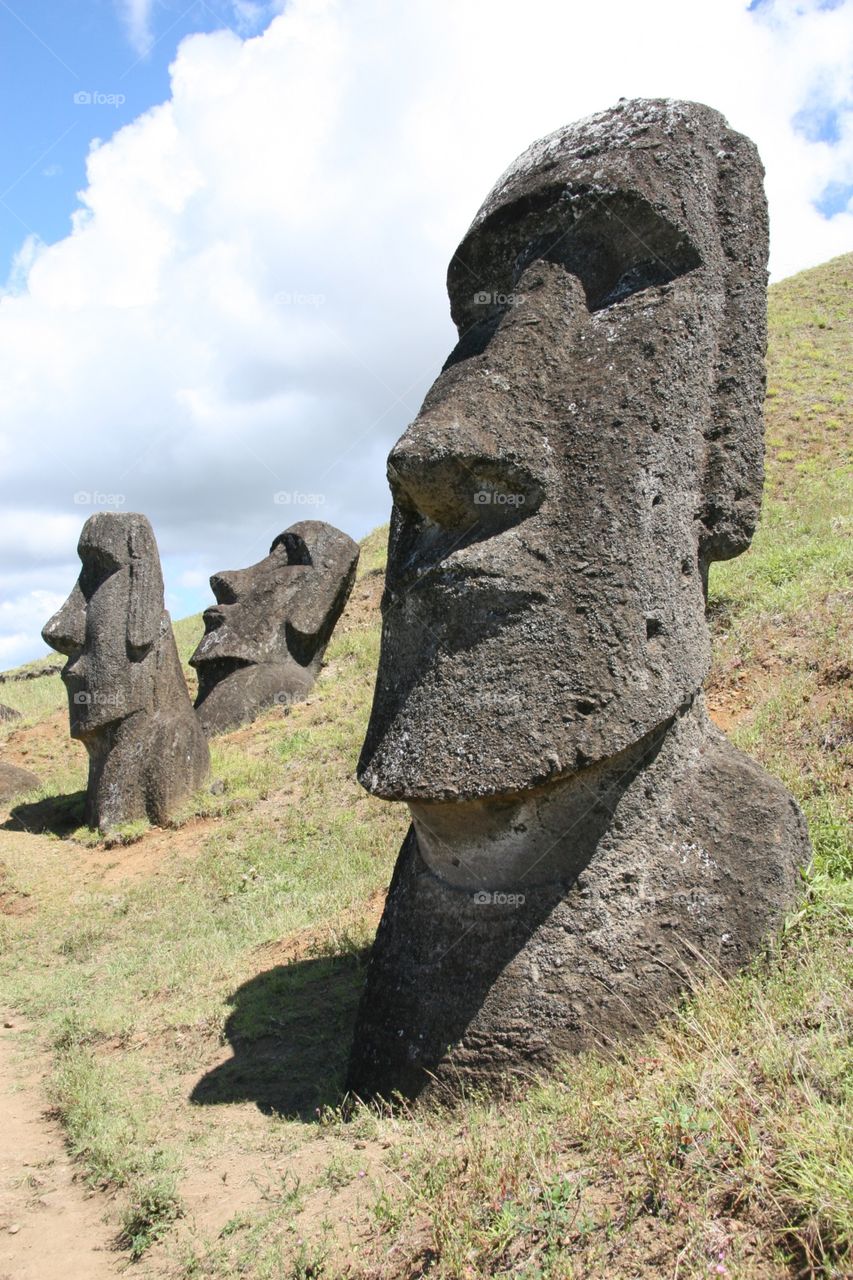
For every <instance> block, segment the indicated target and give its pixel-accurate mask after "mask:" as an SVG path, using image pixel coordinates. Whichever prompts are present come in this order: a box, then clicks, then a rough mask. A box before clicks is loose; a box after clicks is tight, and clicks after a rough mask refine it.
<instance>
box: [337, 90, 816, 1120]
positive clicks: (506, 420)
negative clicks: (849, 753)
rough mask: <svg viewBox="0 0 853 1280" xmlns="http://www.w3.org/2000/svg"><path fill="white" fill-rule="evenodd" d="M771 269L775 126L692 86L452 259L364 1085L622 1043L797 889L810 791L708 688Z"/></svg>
mask: <svg viewBox="0 0 853 1280" xmlns="http://www.w3.org/2000/svg"><path fill="white" fill-rule="evenodd" d="M766 260H767V212H766V204H765V199H764V194H763V189H762V167H761V163H760V161H759V158H758V155H757V152H756V149H755V147H754V146H753V144H752V143H751V142H750V141H749V140H748V139H747V138H745V137H743V136H742V135H740V134H738V133H735V132H734V131H733V130H732V129H730V128H729V126H728V125H727V123H726V121H725V120H724V119H723V117H722V116H721V115H720V114H719V113H718V112H716V111H713V110H711V109H710V108H708V107H705V106H701V105H699V104H695V103H687V102H674V101H661V100H639V101H625V102H621V103H620V104H619V105H618V106H617V107H615V108H613V109H612V110H610V111H606V112H603V113H601V114H600V115H596V116H593V117H591V118H590V119H587V120H584V121H581V122H580V123H578V124H575V125H572V126H569V127H568V128H565V129H562V130H560V131H558V132H557V133H555V134H552V135H551V136H550V137H548V138H545V139H544V140H542V141H540V142H537V143H535V144H534V145H533V146H532V147H530V148H529V150H528V151H526V152H525V153H524V154H523V155H522V156H521V157H520V158H519V159H518V160H517V161H516V162H515V163H514V164H513V165H512V166H511V167H510V169H509V170H508V171H507V172H506V173H505V174H504V176H503V177H502V178H501V179H500V180H499V181H498V183H497V185H496V186H495V187H494V189H493V190H492V192H491V193H490V194H489V196H488V197H487V199H486V201H485V204H484V205H483V206H482V208H481V209H480V211H479V213H478V214H477V216H476V218H475V219H474V222H473V224H472V226H471V228H470V229H469V231H468V233H467V234H466V236H465V238H464V239H463V241H462V243H461V245H460V247H459V249H458V250H457V252H456V254H455V255H454V257H453V260H452V262H451V264H450V269H449V272H448V289H449V294H450V300H451V311H452V315H453V319H454V321H455V322H456V325H457V328H458V331H459V342H458V345H457V346H456V348H455V349H454V350H453V352H452V353H451V355H450V357H449V358H448V360H447V362H446V364H445V366H444V369H443V370H442V373H441V374H440V376H439V377H438V379H437V380H436V382H435V383H434V385H433V387H432V389H431V390H430V392H429V393H428V395H427V397H426V400H425V401H424V404H423V407H422V409H421V411H420V413H419V414H418V416H417V418H416V419H415V421H414V422H413V423H412V425H411V426H410V427H409V428H408V430H407V431H406V432H405V434H404V435H403V436H402V438H401V439H400V440H399V441H398V443H397V445H396V446H395V448H394V449H393V451H392V453H391V455H390V458H389V463H388V476H389V482H390V485H391V490H392V494H393V500H394V505H393V511H392V517H391V531H390V539H389V553H388V575H387V586H386V592H385V596H384V599H383V633H382V650H381V658H380V664H379V673H378V678H377V685H376V693H375V698H374V704H373V712H372V716H371V719H370V724H369V727H368V731H367V738H366V741H365V744H364V748H363V751H362V756H361V761H360V765H359V777H360V780H361V782H362V784H363V785H364V786H365V787H366V788H367V789H368V790H369V791H371V792H372V793H373V794H375V795H378V796H382V797H384V798H386V799H391V800H404V801H406V802H407V803H408V805H409V807H410V810H411V815H412V826H411V828H410V831H409V834H408V836H407V838H406V840H405V842H404V844H403V847H402V850H401V852H400V856H399V859H398V862H397V867H396V870H395V872H394V877H393V880H392V884H391V888H390V892H389V896H388V901H387V905H386V908H385V912H384V915H383V918H382V921H381V924H380V926H379V931H378V933H377V937H376V942H375V945H374V949H373V954H372V957H371V961H370V965H369V970H368V979H367V987H366V991H365V994H364V998H363V1000H362V1004H361V1008H360V1012H359V1016H358V1021H357V1026H356V1032H355V1041H354V1046H353V1050H352V1057H351V1063H350V1074H349V1086H350V1088H351V1089H352V1090H353V1091H354V1092H356V1093H357V1094H359V1095H361V1096H366V1095H370V1094H375V1093H384V1094H390V1093H391V1092H393V1091H395V1090H399V1091H400V1092H402V1093H406V1094H410V1095H414V1094H417V1093H418V1092H419V1091H420V1090H421V1089H422V1088H423V1087H424V1086H425V1085H426V1084H428V1083H436V1084H438V1085H442V1084H445V1085H447V1086H448V1088H449V1089H451V1090H452V1089H454V1088H456V1087H457V1086H458V1085H459V1084H460V1083H461V1082H463V1081H465V1080H468V1081H472V1082H481V1083H488V1084H489V1085H490V1086H498V1085H499V1084H500V1083H501V1082H503V1081H505V1080H506V1079H507V1078H508V1077H511V1076H512V1075H513V1074H515V1073H522V1074H529V1072H530V1071H531V1069H538V1068H542V1067H545V1066H547V1065H548V1064H549V1063H550V1062H552V1061H553V1060H554V1059H555V1057H557V1056H559V1055H563V1054H566V1053H570V1052H574V1051H578V1050H582V1049H587V1048H590V1047H593V1046H601V1045H609V1044H612V1043H613V1042H614V1041H616V1040H618V1039H620V1038H622V1037H624V1036H626V1035H629V1034H631V1033H634V1032H636V1031H639V1030H642V1029H643V1028H645V1027H647V1026H648V1025H649V1024H650V1023H651V1022H652V1020H653V1019H654V1018H655V1017H656V1016H657V1015H658V1014H659V1013H660V1012H662V1011H664V1010H665V1009H667V1008H668V1007H671V1006H672V1004H673V1003H674V1002H675V1000H676V998H677V995H678V993H679V992H680V991H681V990H683V989H685V988H686V987H689V985H690V983H691V982H692V981H693V980H694V979H695V978H696V977H697V976H698V977H701V976H703V975H705V974H707V973H715V972H719V971H723V972H728V971H731V970H732V969H734V968H735V967H736V966H737V965H739V964H741V963H743V962H744V961H745V960H746V959H747V957H748V956H749V955H750V953H751V952H753V950H754V949H755V948H756V946H758V945H759V943H760V941H761V939H762V938H763V937H765V935H766V934H767V933H768V932H769V931H770V930H772V929H773V927H774V926H775V925H777V924H778V923H779V921H780V920H781V918H782V916H783V914H784V912H785V910H786V909H787V908H788V907H789V906H790V904H791V903H792V901H793V899H794V897H795V894H796V886H797V883H798V875H797V869H798V866H799V865H800V864H802V863H803V862H804V861H806V860H807V857H808V838H807V834H806V830H805V826H804V822H803V819H802V816H801V814H800V813H799V811H798V809H797V807H796V805H795V804H794V801H793V800H792V798H791V796H790V795H789V794H788V792H787V791H786V790H785V789H784V788H783V787H782V786H781V785H780V783H779V782H777V781H776V780H775V779H774V778H771V777H770V776H769V775H768V774H766V773H765V772H764V770H763V769H761V768H760V767H759V766H758V765H757V764H756V763H755V762H754V761H752V760H750V759H749V758H748V757H746V756H744V755H743V754H742V753H741V752H740V751H738V750H736V749H735V748H734V747H733V746H732V745H731V743H729V742H728V740H727V739H726V738H725V737H724V736H723V735H722V734H721V733H720V732H719V731H718V730H717V729H715V728H714V726H713V725H712V724H711V723H710V721H709V719H708V716H707V712H706V709H705V703H704V699H703V695H702V683H703V681H704V679H705V677H706V675H707V673H708V668H709V661H710V642H709V634H708V628H707V624H706V620H705V595H706V587H707V575H708V567H709V565H710V564H711V563H712V562H713V561H714V560H721V559H726V558H728V557H731V556H735V555H738V554H740V553H741V552H742V551H744V550H745V549H746V547H747V546H748V545H749V542H750V539H751V536H752V533H753V531H754V528H755V524H756V520H757V516H758V510H759V503H760V497H761V486H762V458H763V444H762V402H763V395H764V352H765V341H766V318H765V317H766V312H765V308H766Z"/></svg>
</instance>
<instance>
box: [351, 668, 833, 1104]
mask: <svg viewBox="0 0 853 1280" xmlns="http://www.w3.org/2000/svg"><path fill="white" fill-rule="evenodd" d="M554 785H569V786H579V787H583V788H584V790H585V791H586V792H587V794H588V797H589V804H588V806H584V807H583V816H582V817H581V818H580V819H578V820H575V821H574V824H573V827H572V829H570V830H569V831H567V832H566V833H565V835H564V836H563V837H562V840H561V842H560V854H561V856H562V866H563V868H564V870H563V874H562V876H561V878H559V879H553V880H551V881H550V882H548V883H544V884H543V883H533V884H532V885H531V884H526V883H525V878H526V877H525V875H524V874H521V875H520V876H519V878H518V881H517V883H515V884H512V885H507V884H506V883H503V884H502V885H501V887H500V889H498V890H495V889H494V888H493V887H492V886H491V885H490V884H489V883H487V882H486V881H485V879H484V880H483V883H482V884H481V886H480V887H479V888H473V887H472V886H470V885H468V886H466V887H459V886H456V885H451V884H450V883H448V881H447V880H446V879H443V878H440V877H439V876H438V875H436V874H435V873H434V872H433V871H431V870H430V869H429V868H428V866H427V865H426V863H425V861H424V858H423V857H422V855H421V851H420V849H419V845H418V840H417V836H416V834H415V831H414V828H411V829H410V831H409V834H408V836H407V837H406V840H405V842H404V844H403V847H402V850H401V852H400V856H399V859H398V862H397V867H396V870H395V872H394V878H393V881H392V883H391V888H390V891H389V895H388V901H387V904H386V907H385V912H384V914H383V917H382V921H381V923H380V925H379V931H378V933H377V936H376V942H375V945H374V948H373V954H372V957H371V960H370V965H369V969H368V977H367V986H366V990H365V992H364V996H363V998H362V1002H361V1007H360V1010H359V1015H358V1022H357V1026H356V1033H355V1041H354V1046H353V1051H352V1057H351V1062H350V1071H349V1080H348V1087H349V1088H350V1090H352V1091H353V1092H354V1093H356V1094H357V1095H359V1096H360V1097H369V1096H371V1095H376V1094H379V1095H385V1096H389V1095H390V1094H391V1093H393V1092H394V1091H399V1092H400V1093H402V1094H404V1095H407V1096H410V1097H412V1096H415V1095H417V1094H419V1093H420V1092H421V1091H422V1090H424V1088H425V1087H428V1086H430V1087H438V1088H441V1089H442V1090H443V1089H445V1088H446V1089H447V1090H448V1091H450V1092H458V1091H459V1090H460V1089H461V1088H462V1087H463V1085H464V1084H465V1083H468V1084H472V1085H481V1084H483V1085H488V1087H489V1088H490V1089H492V1090H494V1089H495V1088H496V1087H497V1088H499V1087H500V1086H501V1084H502V1083H506V1082H508V1081H510V1080H511V1079H512V1078H513V1077H517V1076H519V1075H522V1076H523V1075H529V1074H530V1073H531V1072H536V1071H538V1070H540V1069H543V1068H545V1067H547V1066H548V1065H550V1064H551V1063H553V1061H554V1060H555V1059H556V1058H558V1057H560V1056H563V1055H567V1054H572V1053H577V1052H579V1051H582V1050H586V1049H593V1048H606V1047H608V1046H610V1045H612V1044H613V1043H614V1042H616V1041H619V1040H622V1039H624V1038H625V1037H626V1036H630V1035H634V1034H637V1033H639V1032H642V1031H644V1030H646V1029H647V1028H649V1027H650V1025H651V1024H652V1023H653V1022H654V1021H655V1020H656V1019H657V1018H658V1017H659V1016H660V1015H661V1014H662V1013H664V1012H665V1011H666V1010H667V1009H671V1008H672V1007H673V1005H674V1004H675V1002H676V1001H677V999H678V996H679V994H680V993H681V992H683V991H685V990H689V988H690V987H691V985H692V984H694V983H695V982H696V981H698V980H701V979H702V978H704V977H706V976H708V975H711V974H728V973H731V972H733V971H734V970H735V969H737V968H738V967H739V966H741V965H743V964H745V963H746V961H747V960H748V959H749V957H750V956H751V955H752V954H753V953H754V952H755V949H756V947H757V946H759V945H760V943H761V941H762V939H763V938H765V937H766V936H767V935H768V934H769V933H770V932H771V931H772V930H773V929H775V928H776V927H777V926H778V925H779V924H780V923H781V921H782V919H783V917H784V915H785V913H786V911H787V910H788V909H789V908H790V907H791V906H792V904H793V903H794V901H795V898H796V894H797V888H798V884H799V874H798V869H799V868H800V867H801V866H803V865H804V864H805V863H806V862H807V861H808V858H809V853H810V850H809V842H808V835H807V831H806V826H805V821H804V819H803V816H802V814H801V812H800V810H799V809H798V807H797V806H796V804H795V803H794V801H793V799H792V798H791V796H790V795H789V793H788V792H787V791H786V790H785V788H784V787H783V786H782V785H781V783H780V782H778V781H777V780H776V779H775V778H772V777H771V776H770V775H769V774H767V773H766V772H765V771H764V770H763V769H762V768H761V767H760V766H759V765H758V764H756V763H755V761H753V760H751V759H749V757H747V756H745V755H744V754H743V753H742V752H740V751H738V750H737V749H736V748H735V747H734V746H732V744H731V743H730V742H729V741H728V739H727V738H725V737H724V735H723V734H722V733H720V732H719V731H718V730H717V729H716V728H715V727H714V725H713V724H712V723H711V721H710V720H709V718H708V715H707V711H706V708H705V702H704V698H703V696H702V694H701V693H700V694H697V696H696V697H695V698H694V699H693V700H692V701H691V702H690V703H689V704H688V706H687V707H685V708H683V709H682V711H681V712H680V713H679V714H678V715H677V716H676V717H674V718H673V719H672V720H671V721H670V722H668V723H667V724H666V725H664V726H662V727H661V728H659V729H657V730H655V731H654V732H653V733H652V734H650V735H648V737H647V738H645V739H644V740H643V741H642V742H640V743H638V744H637V746H636V748H633V749H631V750H630V751H628V752H624V753H622V755H621V756H619V757H614V758H613V759H612V760H610V761H606V762H604V764H602V765H597V766H593V767H591V768H589V769H587V770H585V771H583V773H581V774H578V775H575V777H574V778H573V779H568V780H563V782H562V784H554ZM446 807H447V806H445V808H446ZM577 811H578V810H577V806H576V807H575V812H576V813H577ZM553 864H554V858H553V854H552V855H551V858H550V859H549V865H553ZM480 874H482V872H480ZM527 878H529V879H531V880H533V881H535V880H536V878H537V877H536V873H535V870H534V869H531V873H530V875H529V877H527Z"/></svg>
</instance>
